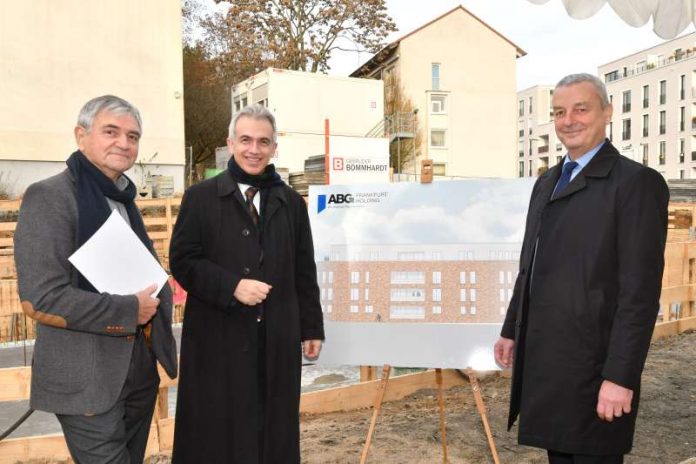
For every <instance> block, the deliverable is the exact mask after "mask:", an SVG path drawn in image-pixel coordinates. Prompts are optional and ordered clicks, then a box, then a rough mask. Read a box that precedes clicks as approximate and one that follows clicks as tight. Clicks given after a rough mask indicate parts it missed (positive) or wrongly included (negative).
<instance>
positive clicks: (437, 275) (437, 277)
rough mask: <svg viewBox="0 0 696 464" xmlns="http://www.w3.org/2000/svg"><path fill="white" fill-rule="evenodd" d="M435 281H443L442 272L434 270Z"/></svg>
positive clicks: (435, 282)
mask: <svg viewBox="0 0 696 464" xmlns="http://www.w3.org/2000/svg"><path fill="white" fill-rule="evenodd" d="M433 283H434V284H441V283H442V272H440V271H433Z"/></svg>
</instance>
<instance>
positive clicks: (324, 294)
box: [321, 287, 326, 300]
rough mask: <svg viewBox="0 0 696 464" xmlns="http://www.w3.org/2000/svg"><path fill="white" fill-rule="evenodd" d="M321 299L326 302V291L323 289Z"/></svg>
mask: <svg viewBox="0 0 696 464" xmlns="http://www.w3.org/2000/svg"><path fill="white" fill-rule="evenodd" d="M321 299H322V300H325V299H326V289H325V288H323V287H322V289H321Z"/></svg>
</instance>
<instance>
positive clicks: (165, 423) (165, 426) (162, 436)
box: [157, 417, 174, 451]
mask: <svg viewBox="0 0 696 464" xmlns="http://www.w3.org/2000/svg"><path fill="white" fill-rule="evenodd" d="M157 427H159V448H160V451H171V450H172V448H174V418H173V417H168V418H166V419H161V420H159V421H158V422H157Z"/></svg>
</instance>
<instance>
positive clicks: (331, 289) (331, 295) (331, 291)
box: [326, 288, 333, 300]
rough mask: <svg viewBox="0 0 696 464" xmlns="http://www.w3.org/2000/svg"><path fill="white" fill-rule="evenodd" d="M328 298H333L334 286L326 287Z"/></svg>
mask: <svg viewBox="0 0 696 464" xmlns="http://www.w3.org/2000/svg"><path fill="white" fill-rule="evenodd" d="M326 299H327V300H333V288H327V289H326Z"/></svg>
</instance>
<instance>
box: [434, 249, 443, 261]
mask: <svg viewBox="0 0 696 464" xmlns="http://www.w3.org/2000/svg"><path fill="white" fill-rule="evenodd" d="M441 259H442V253H440V252H439V251H433V261H440V260H441Z"/></svg>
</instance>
